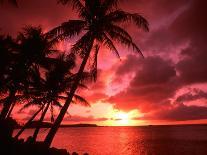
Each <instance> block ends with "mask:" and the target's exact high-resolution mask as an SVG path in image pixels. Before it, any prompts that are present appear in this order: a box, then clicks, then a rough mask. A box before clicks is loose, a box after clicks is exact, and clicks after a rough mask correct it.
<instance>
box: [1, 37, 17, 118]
mask: <svg viewBox="0 0 207 155" xmlns="http://www.w3.org/2000/svg"><path fill="white" fill-rule="evenodd" d="M15 45H16V43H15V41H14V40H13V39H12V37H11V36H4V35H1V36H0V96H1V100H0V103H3V108H2V111H1V115H0V120H2V119H4V118H5V117H6V115H7V113H8V111H9V108H10V104H9V103H10V102H11V100H12V99H13V93H12V91H9V92H8V89H10V86H9V85H8V83H7V81H8V77H9V76H10V72H11V69H12V68H11V67H12V66H13V65H14V63H15V50H14V48H15ZM10 90H11V89H10Z"/></svg>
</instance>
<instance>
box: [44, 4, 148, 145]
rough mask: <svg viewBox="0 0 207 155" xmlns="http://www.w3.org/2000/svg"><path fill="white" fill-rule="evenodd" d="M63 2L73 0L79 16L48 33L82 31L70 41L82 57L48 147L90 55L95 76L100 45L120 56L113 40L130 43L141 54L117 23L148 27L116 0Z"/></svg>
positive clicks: (61, 34) (61, 35)
mask: <svg viewBox="0 0 207 155" xmlns="http://www.w3.org/2000/svg"><path fill="white" fill-rule="evenodd" d="M59 2H60V3H62V4H67V3H69V2H72V5H73V8H75V9H76V10H77V11H78V14H79V17H80V20H69V21H67V22H65V23H62V24H61V25H60V26H58V27H56V28H54V29H53V30H51V31H50V33H49V35H51V36H55V37H57V38H58V39H59V40H62V39H65V38H71V37H73V36H76V35H80V34H83V33H84V34H83V35H82V37H81V38H80V39H79V40H78V41H77V42H76V43H75V44H74V45H73V47H72V49H71V51H72V52H74V53H77V54H79V55H80V56H81V57H82V59H83V60H82V63H81V65H80V68H79V71H78V73H77V78H76V80H75V82H74V84H73V85H72V87H71V90H70V93H69V94H68V98H67V100H66V102H65V104H64V106H63V108H62V109H61V111H60V113H59V115H58V117H57V119H56V121H55V123H54V125H53V126H52V128H51V129H50V131H49V133H48V135H47V136H46V138H45V141H44V142H45V144H46V145H47V146H48V147H49V146H50V145H51V143H52V140H53V138H54V136H55V134H56V132H57V130H58V128H59V126H60V124H61V122H62V120H63V118H64V115H65V113H66V112H67V109H68V107H69V105H70V103H71V101H72V98H73V96H74V94H75V91H76V89H77V87H78V84H79V81H80V80H81V77H82V74H83V72H84V68H85V66H86V64H87V61H88V59H89V57H92V58H93V64H92V65H91V72H92V74H93V75H94V76H93V77H94V79H96V73H97V68H96V66H97V55H98V52H99V48H100V47H101V45H104V46H106V47H107V48H108V49H109V50H111V51H113V52H115V54H116V55H117V56H118V57H120V56H119V52H118V50H117V49H116V47H115V45H114V43H113V41H116V42H118V43H121V44H123V45H126V46H127V47H132V48H133V49H134V50H135V51H137V52H138V53H139V54H141V55H142V53H141V51H140V49H139V48H138V47H137V45H136V44H135V43H134V42H133V40H132V38H131V36H130V35H129V34H128V32H127V31H125V30H124V29H123V28H122V27H120V26H119V25H120V23H123V22H134V24H135V25H136V26H137V27H138V28H142V29H144V30H145V31H148V30H149V29H148V22H147V20H146V19H145V18H144V17H142V16H141V15H139V14H137V13H128V12H125V11H123V10H121V9H118V8H117V6H118V2H119V0H85V1H80V0H59Z"/></svg>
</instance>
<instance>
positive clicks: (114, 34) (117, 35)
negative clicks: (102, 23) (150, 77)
mask: <svg viewBox="0 0 207 155" xmlns="http://www.w3.org/2000/svg"><path fill="white" fill-rule="evenodd" d="M111 27H113V26H111ZM107 34H108V35H109V36H110V37H111V38H112V39H113V40H115V41H117V42H119V43H121V44H123V45H125V46H127V47H132V48H133V50H134V51H136V52H138V53H139V54H140V55H141V56H142V57H144V56H143V54H142V52H141V50H140V49H139V48H138V46H137V45H136V44H135V43H134V42H133V40H132V38H131V37H130V35H129V34H128V33H127V32H124V30H122V28H119V27H118V26H115V27H114V28H112V29H110V28H109V29H108V31H107Z"/></svg>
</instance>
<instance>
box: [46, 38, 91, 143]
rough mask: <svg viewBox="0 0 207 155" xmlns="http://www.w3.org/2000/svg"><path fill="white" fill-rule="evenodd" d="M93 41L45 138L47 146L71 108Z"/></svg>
mask: <svg viewBox="0 0 207 155" xmlns="http://www.w3.org/2000/svg"><path fill="white" fill-rule="evenodd" d="M93 42H94V39H92V40H91V43H90V45H89V46H88V48H87V49H86V50H85V51H86V54H85V56H84V58H83V61H82V64H81V66H80V68H79V71H78V73H77V78H76V80H75V82H74V84H73V86H72V87H71V90H70V93H69V95H68V98H67V100H66V102H65V104H64V106H63V107H62V109H61V111H60V113H59V115H58V117H57V119H56V120H55V122H54V124H53V126H52V127H51V129H50V131H49V133H48V134H47V136H46V138H45V140H44V143H45V145H46V146H47V147H50V145H51V143H52V140H53V139H54V137H55V134H56V132H57V130H58V128H59V127H60V124H61V122H62V120H63V118H64V116H65V114H66V112H67V110H68V108H69V106H70V103H71V101H72V99H73V96H74V94H75V91H76V89H77V88H78V85H79V82H80V80H81V77H82V74H83V71H84V68H85V66H86V63H87V61H88V58H89V56H90V52H91V50H92V47H93Z"/></svg>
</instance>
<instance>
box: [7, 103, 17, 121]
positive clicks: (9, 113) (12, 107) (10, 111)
mask: <svg viewBox="0 0 207 155" xmlns="http://www.w3.org/2000/svg"><path fill="white" fill-rule="evenodd" d="M15 105H16V103H15V102H14V103H13V104H12V106H11V108H10V110H9V112H8V114H7V115H6V118H9V117H10V115H11V113H12V111H13V109H14V107H15Z"/></svg>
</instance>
